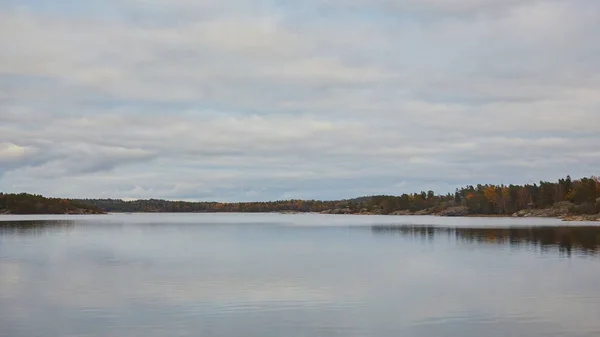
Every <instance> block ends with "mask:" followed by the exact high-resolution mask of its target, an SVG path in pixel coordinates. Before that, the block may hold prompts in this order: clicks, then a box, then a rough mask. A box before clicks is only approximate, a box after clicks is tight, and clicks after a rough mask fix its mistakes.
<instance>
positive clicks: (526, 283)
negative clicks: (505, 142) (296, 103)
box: [0, 214, 600, 337]
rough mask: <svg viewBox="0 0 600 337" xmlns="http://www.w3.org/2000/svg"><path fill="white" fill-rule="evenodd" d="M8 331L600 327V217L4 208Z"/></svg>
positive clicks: (1, 247)
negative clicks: (44, 212) (47, 212)
mask: <svg viewBox="0 0 600 337" xmlns="http://www.w3.org/2000/svg"><path fill="white" fill-rule="evenodd" d="M0 336H2V337H4V336H7V337H8V336H10V337H33V336H56V337H59V336H60V337H66V336H93V337H97V336H103V337H108V336H111V337H112V336H114V337H117V336H118V337H121V336H130V337H133V336H140V337H152V336H161V337H162V336H170V337H171V336H203V337H211V336H215V337H216V336H260V337H281V336H285V337H295V336H310V337H315V336H361V337H363V336H378V337H384V336H390V337H391V336H394V337H397V336H403V337H411V336H423V337H436V336H456V337H481V336H486V337H493V336H498V337H499V336H502V337H505V336H517V337H524V336H540V337H541V336H543V337H548V336H589V337H592V336H595V337H597V336H600V228H598V227H593V224H591V223H565V222H561V221H559V220H554V219H500V218H437V217H399V216H396V217H393V216H389V217H388V216H332V215H313V214H298V215H279V214H132V215H104V216H42V217H36V216H0Z"/></svg>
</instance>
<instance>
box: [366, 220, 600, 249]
mask: <svg viewBox="0 0 600 337" xmlns="http://www.w3.org/2000/svg"><path fill="white" fill-rule="evenodd" d="M371 229H372V231H373V233H375V234H382V235H401V236H404V237H412V238H418V237H420V238H430V239H431V238H434V237H440V236H444V237H454V238H455V239H456V240H459V241H466V242H474V243H492V244H508V245H511V246H534V247H539V248H540V249H541V250H542V251H547V250H548V249H550V248H556V249H558V250H559V251H560V252H564V253H566V254H568V255H570V254H571V253H572V252H573V251H576V252H578V253H582V254H586V255H600V227H509V228H457V227H434V226H373V227H372V228H371Z"/></svg>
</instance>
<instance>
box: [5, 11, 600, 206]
mask: <svg viewBox="0 0 600 337" xmlns="http://www.w3.org/2000/svg"><path fill="white" fill-rule="evenodd" d="M598 29H600V6H599V5H598V4H597V3H596V2H593V1H586V0H575V1H533V0H531V1H518V2H517V1H512V0H506V1H485V0H479V1H474V0H471V1H468V0H463V1H452V2H449V1H448V2H444V1H412V0H410V1H409V0H404V1H400V0H397V1H392V0H390V1H374V2H373V1H370V2H366V1H362V0H354V1H351V2H340V1H335V0H330V1H325V0H311V1H308V2H303V3H296V4H285V5H283V4H281V5H276V4H266V3H264V2H256V1H250V0H248V1H246V0H236V1H233V2H227V3H223V2H221V3H219V2H214V1H184V0H178V1H170V2H168V3H166V2H162V1H150V0H148V1H141V0H111V1H107V2H101V3H100V2H90V3H89V4H88V5H78V6H75V5H73V4H70V3H68V2H64V1H59V2H58V3H57V4H56V6H54V7H53V8H52V9H50V8H46V7H44V6H41V5H40V4H38V3H35V2H29V1H25V2H23V3H21V4H20V5H19V7H15V6H11V5H6V4H3V5H0V45H2V46H10V48H3V49H2V50H3V52H2V53H0V89H1V90H0V143H1V144H2V145H1V146H0V174H1V176H0V190H5V191H30V192H36V193H44V194H53V195H57V194H60V195H64V196H72V197H94V196H104V197H127V198H140V197H163V198H185V199H202V200H209V199H217V200H248V199H259V200H265V199H280V198H284V197H294V196H300V197H306V198H341V197H353V196H356V195H364V194H374V193H403V192H412V191H418V190H421V189H434V190H436V191H439V192H446V191H452V190H453V189H454V187H457V186H459V185H462V184H473V183H478V182H495V183H501V182H502V183H521V182H529V181H535V180H538V179H555V178H558V177H560V176H563V175H566V174H571V175H572V176H581V175H590V174H597V172H594V170H597V167H598V164H599V163H600V153H598V151H597V149H596V148H595V146H594V144H597V143H598V142H599V141H600V138H599V136H598V134H600V113H598V108H599V107H600V99H599V98H598V95H597V94H596V93H597V92H598V91H599V90H600V76H598V75H597V74H598V73H599V71H600V62H599V61H598V60H597V57H596V56H597V55H598V54H599V53H600V43H598V42H596V40H597V39H595V38H594V36H593V32H594V31H597V30H598Z"/></svg>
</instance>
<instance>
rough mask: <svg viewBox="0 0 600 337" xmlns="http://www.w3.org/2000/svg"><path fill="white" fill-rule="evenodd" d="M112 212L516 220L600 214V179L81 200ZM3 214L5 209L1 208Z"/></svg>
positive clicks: (568, 177)
mask: <svg viewBox="0 0 600 337" xmlns="http://www.w3.org/2000/svg"><path fill="white" fill-rule="evenodd" d="M77 202H79V203H81V204H88V205H92V206H94V207H97V208H99V209H102V210H104V211H107V212H321V213H323V212H325V213H347V214H357V213H365V214H393V213H403V212H404V213H405V214H411V213H417V214H438V213H443V212H444V211H445V210H449V209H456V208H460V209H461V210H462V211H463V213H460V214H461V215H462V214H472V215H512V214H514V213H516V212H519V211H523V210H536V209H538V210H539V209H547V208H552V207H557V205H559V206H560V207H562V208H564V209H565V210H568V212H569V213H572V214H597V213H600V180H599V179H598V178H597V177H595V176H592V177H589V178H581V179H575V180H573V179H571V177H570V176H567V177H566V178H563V179H559V180H558V181H556V182H547V181H540V182H539V183H534V184H525V185H512V184H511V185H503V184H501V185H490V184H486V185H482V184H479V185H475V186H474V185H468V186H465V187H462V188H459V189H456V191H455V192H454V193H448V194H436V193H434V192H433V191H422V192H419V193H410V194H408V193H405V194H402V195H400V196H391V195H376V196H368V197H361V198H356V199H346V200H336V201H320V200H280V201H269V202H236V203H222V202H184V201H168V200H159V199H150V200H134V201H123V200H120V199H84V200H77ZM0 208H1V207H0Z"/></svg>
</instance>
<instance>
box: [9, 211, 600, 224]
mask: <svg viewBox="0 0 600 337" xmlns="http://www.w3.org/2000/svg"><path fill="white" fill-rule="evenodd" d="M227 213H237V214H258V213H262V212H127V213H119V212H102V213H92V212H68V213H27V214H23V213H18V214H17V213H7V212H4V213H0V218H2V217H3V216H19V215H23V216H31V215H38V216H43V215H67V216H69V215H73V216H78V215H79V216H81V215H83V216H85V215H111V214H227ZM416 213H419V214H416ZM265 214H282V215H294V214H322V215H352V216H365V215H382V216H411V217H413V216H414V217H419V216H433V217H442V218H508V219H514V218H547V219H560V220H562V221H566V222H600V214H584V215H574V214H560V215H543V214H532V215H516V214H512V215H505V214H461V215H444V214H439V213H429V214H423V212H415V213H408V212H402V214H399V213H398V212H396V213H392V214H383V213H376V212H357V213H350V212H339V213H336V212H330V211H325V212H297V211H281V212H265Z"/></svg>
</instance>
